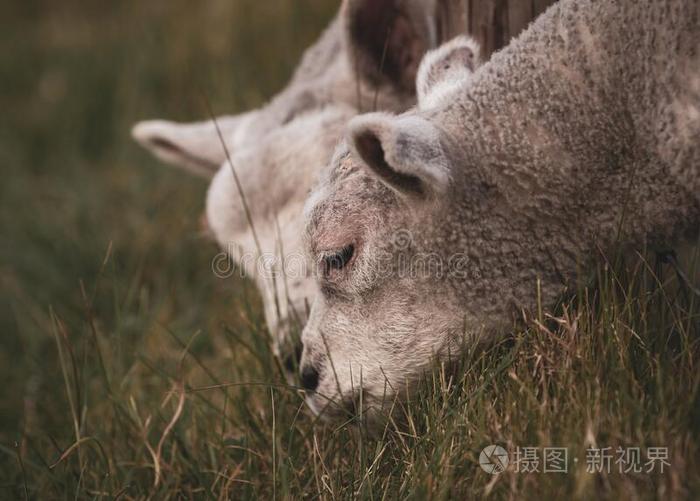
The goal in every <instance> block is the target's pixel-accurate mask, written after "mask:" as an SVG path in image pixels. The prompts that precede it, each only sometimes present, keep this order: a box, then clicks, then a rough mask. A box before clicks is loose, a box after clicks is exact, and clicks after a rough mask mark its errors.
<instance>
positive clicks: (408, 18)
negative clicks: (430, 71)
mask: <svg viewBox="0 0 700 501" xmlns="http://www.w3.org/2000/svg"><path fill="white" fill-rule="evenodd" d="M343 20H344V22H345V29H346V37H347V39H348V42H349V44H350V47H349V51H348V52H349V54H350V57H351V58H352V59H353V64H354V65H355V66H356V68H357V71H358V72H359V73H360V76H361V77H363V78H364V79H366V80H369V81H370V82H372V83H374V84H382V83H389V84H391V85H392V86H394V87H396V88H399V89H400V90H402V91H407V92H413V91H414V89H415V78H416V72H417V71H418V65H419V64H420V60H421V57H422V56H423V54H424V53H425V52H426V51H427V50H428V49H430V48H432V47H434V46H435V45H436V44H437V26H436V24H437V21H436V0H346V1H345V4H344V10H343Z"/></svg>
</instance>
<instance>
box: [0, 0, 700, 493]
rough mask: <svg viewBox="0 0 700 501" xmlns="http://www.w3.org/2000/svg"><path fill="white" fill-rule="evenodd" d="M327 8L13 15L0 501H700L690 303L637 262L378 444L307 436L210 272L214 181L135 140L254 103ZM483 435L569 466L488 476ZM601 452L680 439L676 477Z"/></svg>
mask: <svg viewBox="0 0 700 501" xmlns="http://www.w3.org/2000/svg"><path fill="white" fill-rule="evenodd" d="M328 4H329V2H323V1H321V0H304V1H300V0H284V1H279V2H259V1H258V2H253V1H249V0H245V1H243V0H238V1H236V2H228V1H223V0H220V1H216V0H212V1H209V2H206V3H202V4H201V5H199V4H198V5H197V8H193V6H192V4H191V2H187V1H185V0H171V1H170V2H167V3H166V2H148V3H143V2H137V1H136V0H125V1H123V2H118V3H109V4H104V5H99V6H97V4H87V5H86V3H85V2H77V1H73V0H66V1H63V2H49V1H48V0H34V1H31V2H23V3H18V2H17V3H15V5H12V6H8V7H5V10H6V11H7V15H4V16H3V17H2V21H1V22H2V23H3V26H2V29H1V30H0V40H1V41H2V43H0V90H1V92H0V104H1V105H2V106H1V107H2V110H3V115H4V120H2V121H0V165H1V166H2V172H3V183H2V184H1V185H0V228H2V232H1V236H0V238H1V239H2V240H0V244H1V245H0V279H1V283H2V289H1V290H0V294H1V296H0V299H1V300H0V328H2V332H3V336H2V337H0V378H1V379H0V380H2V381H3V389H2V391H1V392H0V498H7V499H23V498H36V499H57V498H58V499H62V498H67V499H95V498H103V497H104V498H120V499H144V498H154V499H167V498H221V499H228V498H235V499H247V498H256V499H257V498H263V499H266V498H279V499H283V498H290V497H301V496H303V495H304V496H307V497H319V498H324V499H333V498H353V497H358V498H366V499H378V498H392V499H393V498H401V499H404V498H412V499H425V498H435V499H449V498H454V497H456V498H471V497H483V496H484V495H490V496H491V497H493V498H496V499H502V498H513V499H520V498H525V499H529V498H540V499H547V498H569V497H576V498H583V499H590V498H596V499H597V498H600V497H603V498H609V499H617V498H620V497H623V496H624V497H627V498H630V499H647V498H664V499H665V498H692V497H697V495H698V494H699V493H700V439H699V435H700V434H699V432H700V390H699V388H700V370H698V366H697V364H698V361H699V360H700V357H699V356H698V355H699V353H698V351H699V349H700V348H699V345H698V338H699V333H700V330H699V327H700V326H699V317H698V314H699V308H698V306H699V305H698V302H699V301H700V298H697V297H694V296H693V295H692V294H690V293H688V291H687V290H685V289H684V288H683V287H679V286H678V284H677V283H675V282H674V280H673V276H674V273H673V270H672V269H671V268H670V267H668V266H656V264H655V263H653V262H652V264H651V265H647V264H646V263H647V261H645V260H643V259H637V258H628V260H627V262H619V263H618V264H616V265H615V266H611V267H601V268H600V270H599V272H598V276H597V280H596V286H595V287H593V288H591V289H590V290H587V289H582V290H581V291H578V293H577V294H576V295H575V296H574V297H573V298H572V299H571V300H570V301H569V302H567V303H566V304H563V305H561V306H560V308H559V309H558V310H557V312H556V318H552V317H546V316H545V315H544V314H543V315H542V316H541V317H540V318H535V319H530V321H529V322H528V325H527V328H525V329H522V330H521V331H520V332H518V333H516V334H514V335H513V336H511V337H509V338H508V339H505V340H503V341H502V342H500V343H498V344H496V345H495V346H492V347H489V348H488V349H482V350H477V349H469V350H467V353H466V354H465V356H464V357H462V358H461V359H460V360H459V361H458V363H456V367H454V368H452V370H450V371H447V370H446V369H444V368H441V367H436V368H435V370H434V371H433V372H431V373H429V374H426V375H425V380H424V381H423V382H422V384H421V388H420V391H419V392H418V394H417V395H415V396H414V397H413V398H412V401H411V402H410V403H407V404H402V405H400V406H399V408H398V409H397V413H396V416H395V417H396V420H395V421H389V422H388V424H387V425H386V427H385V428H380V429H379V430H377V429H368V428H367V427H365V426H364V425H363V422H362V418H361V416H357V417H351V418H349V420H348V422H346V423H335V424H326V423H321V422H317V421H316V420H315V419H314V417H313V416H312V415H310V413H309V411H308V410H307V409H306V408H305V407H304V405H303V399H302V396H301V395H300V394H299V393H298V392H297V391H296V390H294V389H293V388H290V387H288V386H287V385H286V383H285V380H284V377H283V376H282V374H281V373H280V370H279V364H278V362H277V361H276V360H275V359H274V357H273V356H272V354H271V353H270V350H269V348H268V344H267V334H266V331H265V327H264V324H263V320H262V316H261V308H260V302H259V298H258V297H257V294H256V292H255V289H254V287H253V286H252V285H251V284H250V283H248V282H244V281H236V280H234V281H228V280H227V281H221V280H218V279H216V278H215V277H214V276H213V275H212V273H211V272H210V267H209V264H210V261H211V259H212V258H213V257H214V255H215V254H216V252H217V249H216V248H214V247H213V246H212V245H211V244H210V243H208V242H206V241H205V240H204V239H202V238H201V237H199V236H198V230H197V219H198V216H199V214H200V212H201V210H202V204H203V196H204V190H205V188H206V186H205V184H204V183H202V182H200V181H198V180H196V179H192V178H189V177H187V176H186V175H184V174H181V173H178V172H174V171H170V170H169V169H167V168H165V167H162V166H160V165H159V164H158V163H157V162H155V161H154V160H151V159H150V158H149V157H148V156H147V155H146V154H144V153H143V152H141V151H139V150H138V149H137V147H136V146H135V145H133V144H132V142H131V141H130V139H129V137H128V131H129V127H130V125H131V123H133V122H134V121H136V120H139V119H142V118H150V117H157V116H163V117H169V118H173V119H181V120H188V119H194V118H197V117H203V116H205V115H206V104H205V100H204V97H203V96H206V97H207V98H208V99H209V100H210V101H211V102H212V105H213V107H214V109H215V110H216V111H217V112H230V111H236V110H243V109H246V108H250V107H254V106H258V105H260V104H261V103H262V102H264V100H265V99H266V98H268V97H269V96H271V95H273V94H274V92H275V91H276V90H278V89H279V88H280V87H281V86H282V85H283V83H284V82H285V80H286V78H288V77H289V75H290V73H291V71H292V70H293V68H294V63H295V61H296V60H297V57H298V56H299V54H300V53H301V51H302V50H303V48H304V47H305V46H307V45H308V44H309V43H310V42H311V41H312V40H313V39H314V37H315V36H316V35H317V33H318V32H319V31H320V29H322V27H323V26H325V24H326V23H327V21H328V19H329V18H330V16H331V15H332V13H333V11H334V9H335V7H336V6H335V5H328ZM203 27H206V29H203ZM695 254H696V255H695V256H694V257H695V259H689V260H687V262H685V263H684V264H683V266H684V269H686V270H689V274H691V276H692V271H693V269H695V271H697V268H698V266H697V252H696V253H695ZM696 275H697V273H696ZM488 444H501V445H503V446H504V447H505V448H507V449H509V450H510V451H513V450H515V449H516V447H539V448H543V447H549V446H557V447H567V448H568V453H569V458H570V466H569V470H570V472H569V473H568V474H566V475H565V474H555V473H547V474H545V473H517V472H515V471H514V470H513V469H509V470H508V471H506V472H505V473H502V474H500V475H495V476H491V475H488V474H486V473H484V472H483V471H482V470H481V468H480V467H479V466H478V461H479V453H480V451H481V450H482V448H483V447H484V446H486V445H488ZM605 446H610V447H613V448H616V447H618V446H622V447H640V449H641V451H642V452H643V454H647V453H648V448H649V447H654V446H663V447H668V452H669V462H670V467H668V468H667V469H666V471H665V472H664V473H663V474H661V473H659V472H658V471H657V472H655V473H651V474H646V473H644V474H619V473H610V474H607V473H601V474H590V473H587V472H586V465H585V458H586V450H587V449H588V448H590V447H605ZM573 458H577V459H578V463H577V464H574V463H573Z"/></svg>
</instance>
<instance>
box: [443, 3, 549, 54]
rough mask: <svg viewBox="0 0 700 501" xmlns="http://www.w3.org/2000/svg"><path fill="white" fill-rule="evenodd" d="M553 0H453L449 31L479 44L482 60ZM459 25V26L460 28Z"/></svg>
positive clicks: (500, 46)
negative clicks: (464, 34)
mask: <svg viewBox="0 0 700 501" xmlns="http://www.w3.org/2000/svg"><path fill="white" fill-rule="evenodd" d="M555 2H556V0H452V1H451V2H449V3H451V6H450V7H449V10H450V15H449V18H450V22H449V24H450V25H449V26H446V27H445V28H444V29H446V30H447V31H448V32H451V33H460V32H462V33H464V32H467V33H469V34H470V35H471V36H473V37H474V38H476V39H477V40H478V42H479V43H480V44H481V53H482V56H483V59H484V60H488V58H489V57H490V56H491V54H493V53H494V52H495V51H497V50H499V49H502V48H503V47H505V46H506V45H508V43H509V42H510V40H511V38H513V37H516V36H518V35H519V34H520V33H521V32H522V31H523V30H524V29H525V28H527V27H528V25H529V24H530V23H531V22H532V21H533V20H534V19H535V18H537V16H539V15H540V14H542V12H544V11H545V10H546V9H547V8H548V7H549V6H550V5H552V4H553V3H555ZM460 25H461V29H460Z"/></svg>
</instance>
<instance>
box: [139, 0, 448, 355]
mask: <svg viewBox="0 0 700 501" xmlns="http://www.w3.org/2000/svg"><path fill="white" fill-rule="evenodd" d="M458 3H459V2H456V1H455V0H429V1H425V0H345V1H344V2H343V4H342V6H341V10H340V13H339V14H338V16H337V17H336V19H335V20H334V21H333V22H332V23H331V25H330V26H329V27H328V29H327V30H326V31H325V33H324V34H323V35H322V36H321V38H320V39H319V41H318V42H317V43H316V44H315V45H314V46H312V47H311V48H309V49H308V50H307V51H306V53H305V55H304V57H303V59H302V61H301V63H300V65H299V67H298V68H297V70H296V72H295V74H294V77H293V78H292V80H291V82H290V83H289V85H288V86H287V87H286V88H285V89H284V90H283V91H282V92H281V93H280V94H278V95H277V96H276V97H275V98H274V99H272V101H271V102H270V103H269V104H268V105H266V106H264V107H262V108H261V109H258V110H254V111H251V112H248V113H243V114H241V115H237V116H226V117H219V118H218V119H217V121H216V122H217V123H216V124H215V123H214V122H213V121H206V122H200V123H195V124H176V123H173V122H167V121H162V120H154V121H146V122H141V123H139V124H137V125H136V126H135V127H134V129H133V136H134V137H135V139H136V140H137V141H138V142H139V143H141V144H142V145H143V146H144V147H146V148H148V149H149V150H151V151H152V152H153V153H154V154H155V155H156V156H157V157H158V158H160V159H162V160H164V161H166V162H169V163H173V164H176V165H179V166H181V167H184V168H185V169H186V170H188V171H190V172H192V173H195V174H199V175H202V176H204V177H206V178H213V179H212V182H211V186H210V188H209V193H208V196H207V213H206V215H207V224H208V227H209V228H210V230H211V231H212V232H213V235H214V237H215V238H216V240H217V241H218V242H219V244H220V245H221V247H222V248H223V249H224V250H226V251H227V252H228V253H229V254H230V257H231V258H233V259H234V260H235V261H236V262H237V263H238V265H239V266H240V267H242V268H243V271H244V272H245V275H246V276H248V277H252V278H254V279H255V281H256V283H257V285H258V288H259V290H260V292H261V293H262V296H263V302H264V307H265V318H266V321H267V324H268V327H269V328H270V330H271V331H273V332H274V333H276V334H277V336H278V337H279V338H280V340H283V339H285V338H286V337H287V335H288V327H289V324H290V323H295V322H294V321H295V320H298V321H300V322H303V320H304V317H305V313H306V306H305V302H306V301H307V300H308V301H312V300H313V294H314V292H315V287H314V284H313V279H312V278H310V277H309V276H308V274H307V273H305V263H303V262H302V259H303V250H302V249H303V245H302V235H303V215H302V213H303V204H304V200H305V199H306V196H307V194H308V191H309V190H310V188H311V185H312V182H313V179H314V178H315V176H316V173H317V171H318V170H319V169H320V168H321V167H323V166H324V165H326V164H327V163H328V161H329V160H330V157H331V155H332V153H333V150H334V148H335V145H336V144H337V142H338V140H339V139H340V138H341V137H342V131H343V127H344V126H345V125H346V123H347V121H348V120H349V119H350V118H351V117H353V116H355V115H357V114H358V113H361V112H362V111H369V110H373V109H380V110H393V111H401V110H405V109H407V108H408V107H410V106H412V105H413V104H415V99H416V97H415V87H414V81H415V78H416V70H417V67H418V64H419V62H420V60H421V57H422V55H423V54H424V53H425V51H426V50H428V49H430V48H433V47H435V46H436V45H438V44H439V43H440V41H441V40H447V39H449V38H450V37H451V36H453V35H454V33H450V32H449V30H446V28H445V26H447V25H449V24H455V23H450V22H449V21H450V19H451V18H452V17H453V16H454V10H455V5H457V4H458ZM217 125H218V127H219V128H220V130H221V132H222V136H223V139H224V141H225V143H226V145H227V146H228V149H229V151H230V152H231V156H232V163H233V165H234V166H235V170H236V174H237V176H238V178H239V181H240V189H239V186H237V182H236V180H235V179H234V176H233V173H232V171H231V168H230V166H229V165H228V163H227V161H226V152H225V151H224V148H223V147H222V145H221V142H220V139H219V136H218V133H217ZM240 191H242V192H243V193H244V195H245V202H247V205H248V209H249V211H246V210H245V208H244V206H243V199H242V197H241V195H240ZM248 216H250V220H249V217H248ZM251 222H252V225H251V224H250V223H251ZM281 253H283V254H284V256H285V260H286V262H285V263H284V266H285V269H284V272H282V270H281V269H280V268H281V267H282V266H283V265H282V263H281V260H280V259H279V257H280V254H281ZM289 267H291V269H290V268H289ZM272 268H274V270H273V269H272ZM275 348H278V346H277V345H275ZM285 351H286V350H285ZM288 351H289V352H290V353H294V351H295V350H294V347H293V346H290V347H288Z"/></svg>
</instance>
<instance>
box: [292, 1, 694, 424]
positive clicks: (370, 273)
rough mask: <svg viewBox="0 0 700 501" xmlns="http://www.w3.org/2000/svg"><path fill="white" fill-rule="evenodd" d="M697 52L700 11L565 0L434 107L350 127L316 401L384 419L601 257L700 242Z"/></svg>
mask: <svg viewBox="0 0 700 501" xmlns="http://www.w3.org/2000/svg"><path fill="white" fill-rule="evenodd" d="M699 48H700V3H699V2H696V1H690V2H689V1H686V0H561V1H560V2H558V3H557V4H555V5H554V6H552V7H551V8H550V9H549V10H547V12H546V13H545V14H543V15H542V16H541V17H540V18H539V19H538V20H537V21H536V22H535V23H533V24H532V25H531V26H530V28H529V29H528V30H527V31H526V32H524V33H523V34H522V35H521V36H519V37H518V38H517V39H515V40H514V41H513V42H512V43H511V44H510V45H509V46H508V47H506V48H505V49H504V50H503V51H501V52H499V53H497V54H496V55H495V56H494V57H493V58H492V59H491V60H490V61H489V62H487V63H486V64H485V65H483V66H482V67H480V68H479V69H478V70H477V71H476V72H475V73H474V74H473V75H469V76H468V77H464V78H463V77H460V78H459V80H458V84H455V83H454V82H444V81H443V82H439V83H438V85H439V86H440V87H441V88H442V90H439V91H437V94H435V95H436V96H437V98H433V99H431V98H430V97H428V98H427V100H425V102H424V103H423V105H422V106H419V107H418V108H417V109H414V110H411V111H409V112H406V113H403V114H399V115H394V114H390V113H386V112H380V113H370V114H367V115H361V116H359V117H356V118H354V119H352V120H351V121H350V123H349V125H348V128H347V132H346V140H345V142H344V143H343V144H341V145H340V146H339V147H338V149H337V150H336V153H335V154H334V156H333V159H332V160H331V163H330V165H329V166H328V167H327V169H325V170H324V171H323V172H322V173H321V175H320V178H319V181H318V183H317V185H316V187H315V188H314V190H313V192H312V194H311V195H310V197H309V200H308V202H307V206H306V208H305V214H306V230H305V231H306V239H307V243H306V246H307V247H306V248H307V254H308V256H309V259H310V260H313V261H315V262H316V263H317V269H318V272H317V278H316V282H317V287H318V290H319V291H320V292H319V294H317V295H316V300H315V302H314V303H313V305H312V308H311V312H310V316H309V319H308V322H307V324H306V327H305V329H304V331H303V333H302V342H303V345H304V350H303V355H302V361H301V380H302V383H303V384H304V386H305V388H306V390H307V396H306V399H307V403H308V404H309V406H310V407H311V409H312V410H314V411H315V412H317V413H318V412H322V411H323V410H324V409H325V410H326V412H325V414H324V415H326V416H329V417H332V416H335V415H337V414H338V413H341V414H342V413H344V412H346V411H347V410H348V407H350V408H351V410H352V406H353V405H354V404H355V403H356V402H357V400H358V396H359V392H362V398H361V401H362V403H363V406H364V411H365V412H368V413H370V414H371V412H372V411H373V410H374V411H376V410H377V409H379V408H380V407H381V406H382V404H383V403H385V402H387V401H388V402H391V400H392V398H393V397H395V396H397V394H398V392H401V393H402V394H405V392H406V389H407V388H408V389H410V388H411V387H412V385H413V384H414V383H415V382H416V380H417V379H418V378H419V376H420V374H422V373H423V372H424V371H425V370H426V369H428V368H429V364H430V363H431V362H432V361H433V360H434V358H435V357H437V358H438V359H444V358H445V357H447V355H448V354H452V355H454V354H458V353H460V352H461V351H462V350H463V346H465V345H464V343H465V342H472V343H474V342H477V340H489V339H491V340H493V339H495V338H496V337H497V336H501V335H503V334H504V333H507V332H508V331H510V330H511V329H512V328H513V327H514V322H517V321H518V319H521V318H522V312H523V311H524V312H532V311H534V310H535V308H536V306H537V304H538V303H537V301H538V299H539V301H540V302H541V303H540V304H542V305H543V306H544V307H545V308H546V309H548V310H551V309H552V308H553V307H554V306H555V304H556V302H557V300H558V299H559V298H561V297H562V294H563V293H565V292H567V291H575V290H577V285H578V284H580V283H582V282H583V281H585V280H586V278H587V274H586V270H591V268H592V265H593V264H594V263H595V262H596V258H597V256H600V254H601V252H602V253H603V254H604V253H609V252H612V251H614V250H617V249H623V250H624V249H635V248H640V247H648V248H651V249H655V248H657V249H658V248H661V249H663V248H667V246H673V245H675V244H677V243H679V242H682V241H684V240H686V239H691V240H692V239H697V237H698V230H699V228H700V199H699V198H700V52H699V51H698V49H699ZM438 61H439V59H438ZM433 69H434V68H425V69H422V70H421V72H419V74H421V73H422V72H426V74H430V72H431V71H432V70H433ZM426 95H428V96H430V89H426ZM426 263H429V265H428V266H426Z"/></svg>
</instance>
